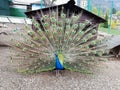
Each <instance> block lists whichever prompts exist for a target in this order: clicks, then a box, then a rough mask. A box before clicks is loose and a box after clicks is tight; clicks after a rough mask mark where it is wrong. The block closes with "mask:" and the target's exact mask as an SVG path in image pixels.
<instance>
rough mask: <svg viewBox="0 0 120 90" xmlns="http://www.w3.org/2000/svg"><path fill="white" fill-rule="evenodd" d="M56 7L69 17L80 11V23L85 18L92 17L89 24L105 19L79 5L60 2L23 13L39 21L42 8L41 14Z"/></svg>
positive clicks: (47, 12)
mask: <svg viewBox="0 0 120 90" xmlns="http://www.w3.org/2000/svg"><path fill="white" fill-rule="evenodd" d="M62 8H63V9H62ZM56 9H58V12H59V13H60V12H64V13H66V14H67V18H69V17H70V16H71V15H72V14H79V13H81V12H82V16H81V18H80V19H79V21H78V23H80V22H81V23H82V22H84V21H85V20H91V19H92V20H91V22H92V23H91V24H90V25H89V26H91V25H95V24H100V23H103V22H105V20H104V19H103V18H101V17H99V16H97V15H95V14H93V13H91V12H89V11H87V10H85V9H83V8H81V7H79V6H76V5H69V4H68V3H67V4H61V5H56V6H52V7H49V8H43V9H38V10H33V11H29V12H26V13H25V14H26V15H27V16H28V17H29V18H32V17H35V19H36V20H37V21H38V22H41V21H40V20H41V19H40V17H41V16H42V15H41V10H42V12H43V14H49V11H56ZM68 12H69V13H68ZM89 26H88V27H89ZM88 27H87V28H88ZM95 29H96V30H98V26H96V27H95Z"/></svg>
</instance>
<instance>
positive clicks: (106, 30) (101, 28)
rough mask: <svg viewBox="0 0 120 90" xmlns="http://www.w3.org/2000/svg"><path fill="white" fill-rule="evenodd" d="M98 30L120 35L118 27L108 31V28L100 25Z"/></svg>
mask: <svg viewBox="0 0 120 90" xmlns="http://www.w3.org/2000/svg"><path fill="white" fill-rule="evenodd" d="M98 30H99V31H101V32H105V33H108V34H112V35H120V30H116V29H111V31H108V28H103V27H99V29H98Z"/></svg>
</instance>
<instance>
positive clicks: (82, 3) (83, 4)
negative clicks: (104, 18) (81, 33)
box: [77, 0, 88, 9]
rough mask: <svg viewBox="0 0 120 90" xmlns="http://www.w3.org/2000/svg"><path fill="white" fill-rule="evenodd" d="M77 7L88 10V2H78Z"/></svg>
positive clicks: (85, 0) (82, 0)
mask: <svg viewBox="0 0 120 90" xmlns="http://www.w3.org/2000/svg"><path fill="white" fill-rule="evenodd" d="M77 5H78V6H80V7H82V8H84V9H87V5H88V0H77Z"/></svg>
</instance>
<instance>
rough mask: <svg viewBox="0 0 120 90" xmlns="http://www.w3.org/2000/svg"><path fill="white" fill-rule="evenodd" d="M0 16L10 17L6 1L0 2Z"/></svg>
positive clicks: (1, 0) (0, 0)
mask: <svg viewBox="0 0 120 90" xmlns="http://www.w3.org/2000/svg"><path fill="white" fill-rule="evenodd" d="M0 15H10V12H9V2H8V0H0Z"/></svg>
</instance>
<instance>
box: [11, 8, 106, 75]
mask: <svg viewBox="0 0 120 90" xmlns="http://www.w3.org/2000/svg"><path fill="white" fill-rule="evenodd" d="M56 11H57V10H56ZM41 15H42V17H41V18H40V20H39V21H38V20H36V18H35V17H32V23H33V25H32V26H31V25H28V24H27V23H26V24H25V27H24V29H23V30H22V31H17V30H14V32H17V33H18V35H20V37H22V38H23V39H24V41H19V40H16V39H15V38H14V37H13V38H11V41H12V42H13V43H12V44H11V46H12V47H13V48H12V49H15V50H16V53H15V55H12V56H11V60H17V61H19V62H20V69H19V71H21V72H27V73H40V72H45V71H52V70H70V71H76V72H81V73H91V68H94V66H95V65H96V63H98V61H99V60H102V59H103V57H102V56H103V55H104V53H105V50H104V48H105V46H98V45H99V44H101V42H102V40H98V39H97V38H96V37H97V35H98V34H97V31H96V26H98V24H92V23H91V20H85V21H84V22H80V23H78V20H79V19H80V18H81V15H82V11H81V13H79V14H77V15H76V14H74V13H73V14H72V15H71V16H70V17H67V14H66V13H64V12H61V13H60V14H59V13H58V11H57V12H55V11H52V10H50V14H44V13H43V12H42V10H41ZM38 16H40V15H38ZM90 24H91V25H90ZM88 25H90V26H89V28H86V26H88Z"/></svg>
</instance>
